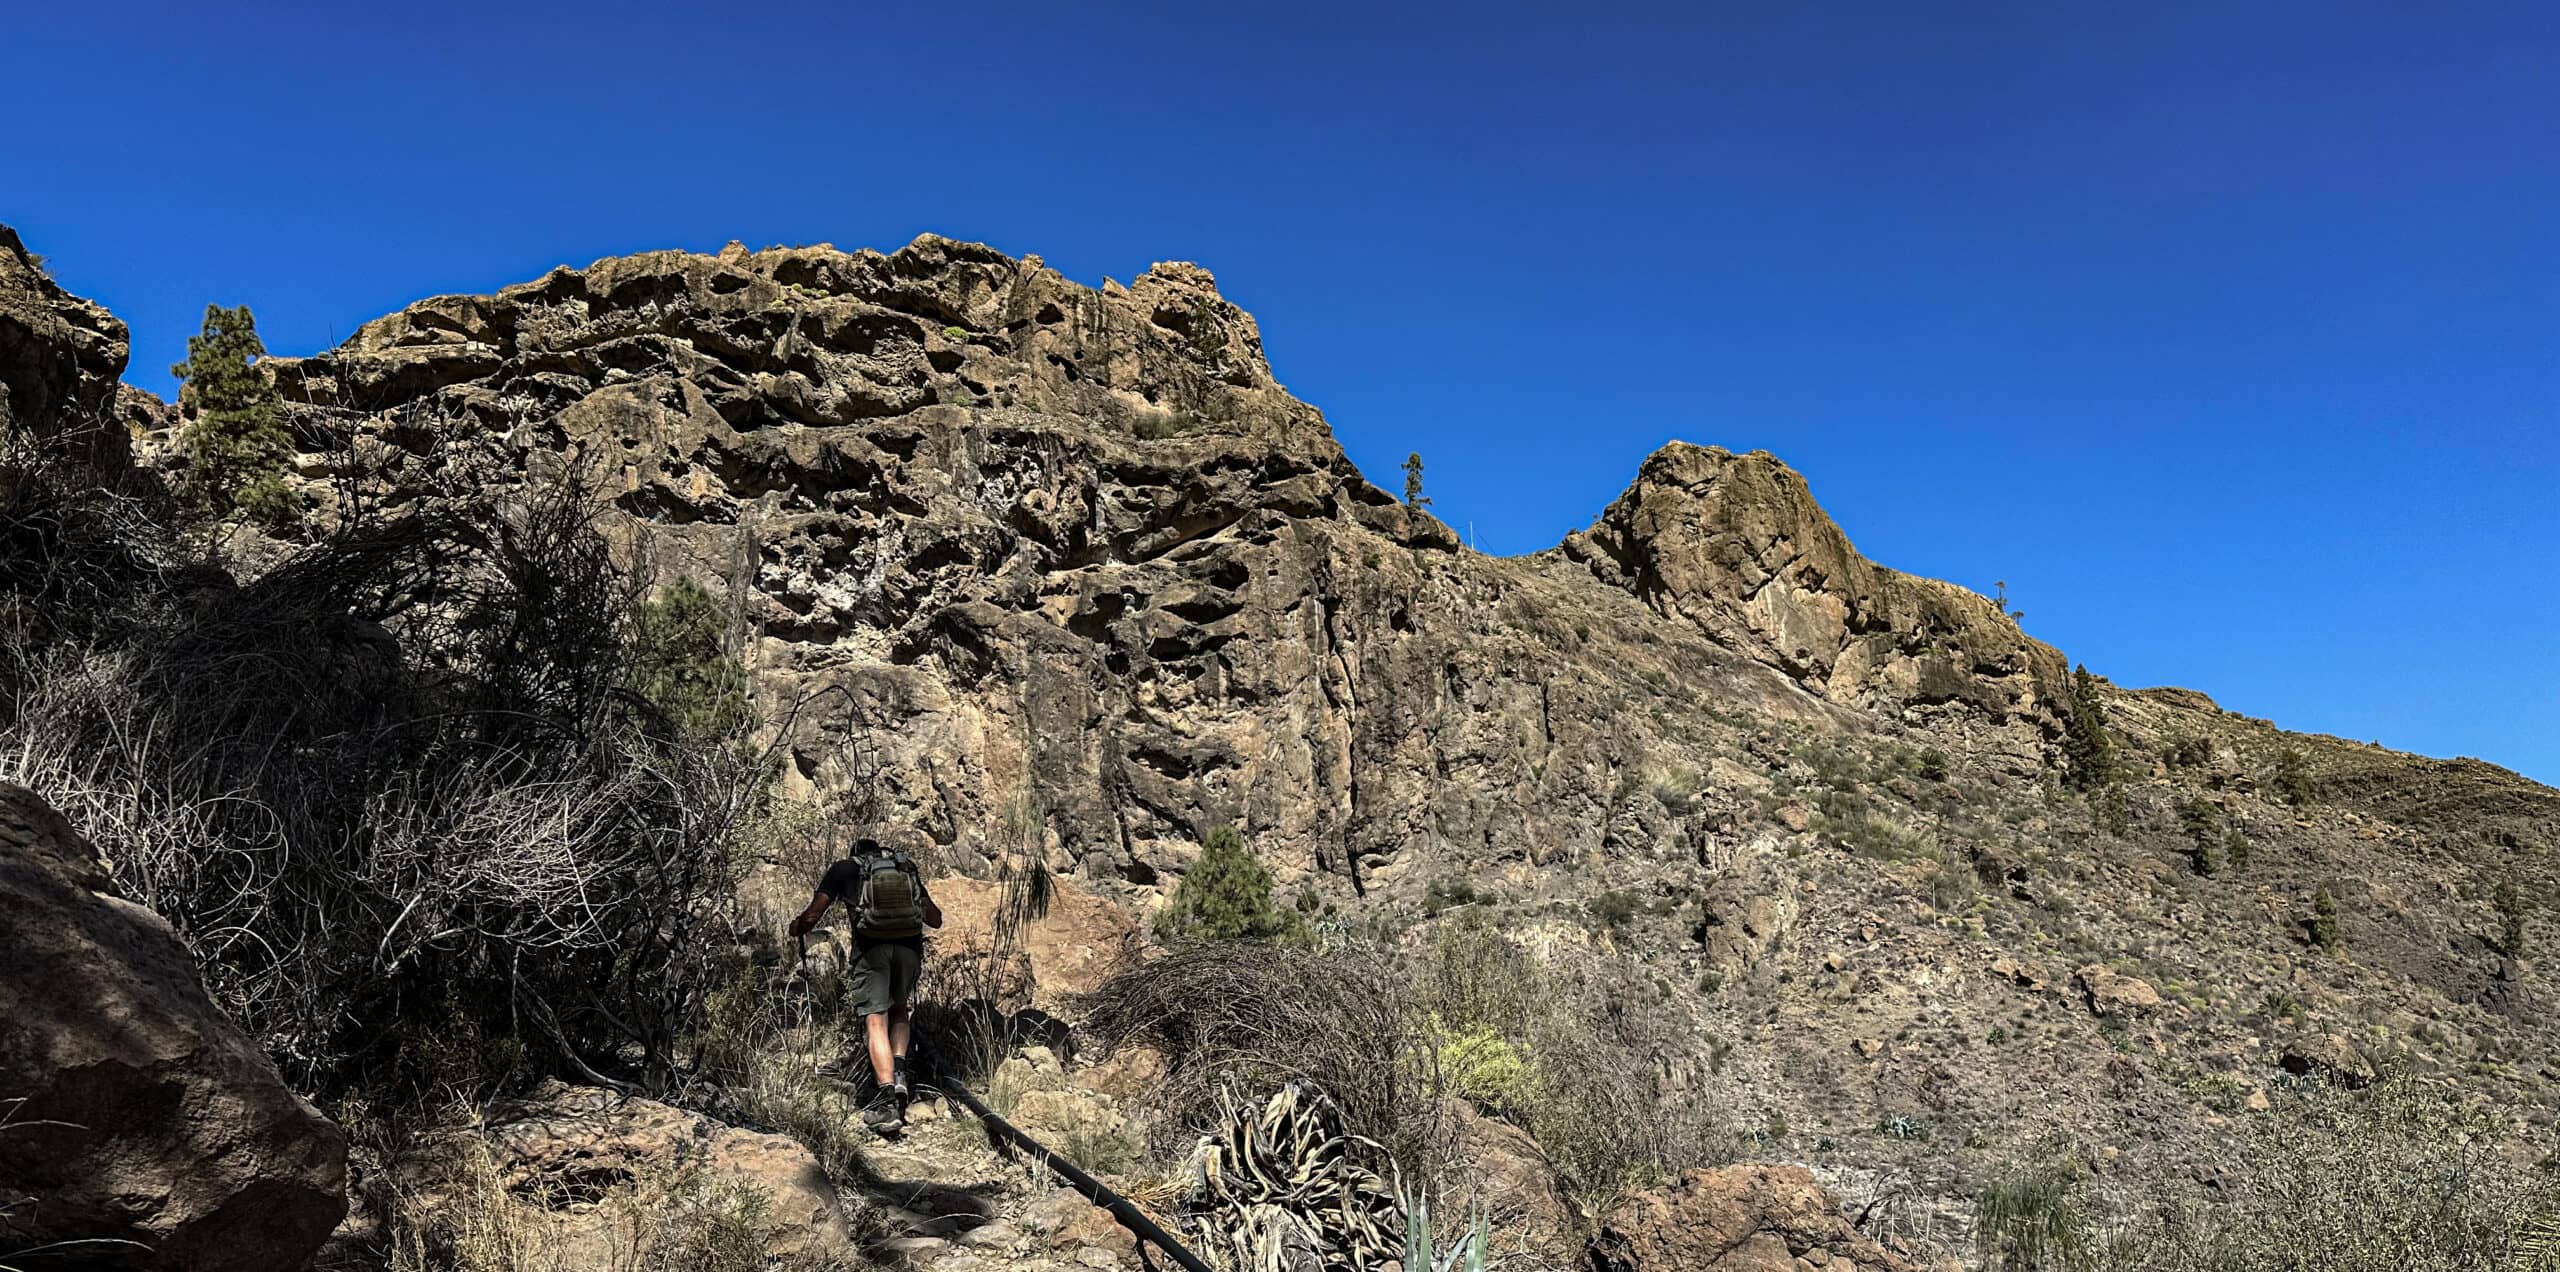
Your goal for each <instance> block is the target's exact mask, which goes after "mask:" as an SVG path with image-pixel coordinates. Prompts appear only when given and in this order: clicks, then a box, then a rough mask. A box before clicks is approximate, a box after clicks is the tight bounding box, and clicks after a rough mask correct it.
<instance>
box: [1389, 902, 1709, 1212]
mask: <svg viewBox="0 0 2560 1272" xmlns="http://www.w3.org/2000/svg"><path fill="white" fill-rule="evenodd" d="M1645 983H1646V982H1644V981H1642V980H1640V979H1639V978H1638V974H1637V972H1636V970H1635V969H1631V968H1629V967H1627V966H1626V965H1624V964H1622V963H1619V962H1617V961H1615V960H1611V959H1607V958H1603V957H1600V956H1597V955H1591V956H1584V957H1578V958H1577V957H1575V956H1572V955H1569V954H1560V955H1559V956H1558V957H1557V958H1555V959H1554V960H1551V961H1541V960H1539V959H1537V958H1534V957H1532V956H1530V954H1529V953H1528V952H1527V951H1525V950H1522V949H1521V948H1519V947H1518V946H1516V945H1514V944H1512V943H1511V942H1510V941H1509V940H1508V939H1506V938H1505V937H1504V936H1503V935H1502V934H1501V933H1500V932H1498V931H1496V930H1494V929H1493V927H1491V926H1490V925H1489V924H1486V923H1484V922H1482V921H1481V920H1464V921H1460V922H1457V923H1453V924H1449V925H1446V926H1444V927H1442V928H1441V929H1440V930H1439V932H1437V933H1436V934H1435V936H1434V939H1433V941H1432V943H1431V945H1430V946H1429V947H1428V948H1427V949H1426V950H1425V952H1424V953H1423V954H1422V956H1421V957H1420V959H1419V960H1418V964H1417V966H1416V967H1415V969H1414V975H1413V989H1412V992H1413V996H1414V998H1415V999H1416V1000H1417V1003H1418V1006H1419V1010H1420V1012H1421V1013H1422V1014H1423V1015H1424V1016H1425V1017H1426V1018H1427V1019H1428V1020H1429V1021H1430V1022H1431V1024H1432V1028H1433V1030H1434V1035H1435V1037H1436V1038H1437V1039H1439V1041H1440V1043H1441V1045H1442V1048H1443V1050H1444V1051H1445V1052H1447V1053H1448V1054H1450V1055H1452V1056H1470V1057H1481V1056H1484V1055H1486V1054H1488V1053H1490V1052H1491V1048H1490V1047H1489V1046H1488V1040H1499V1041H1500V1042H1501V1043H1502V1044H1503V1045H1504V1047H1505V1048H1507V1051H1508V1054H1509V1056H1510V1057H1516V1066H1517V1067H1516V1071H1511V1067H1510V1066H1508V1065H1506V1066H1503V1069H1504V1070H1505V1071H1506V1074H1507V1076H1506V1080H1505V1083H1506V1087H1507V1090H1506V1091H1505V1092H1504V1093H1503V1094H1502V1097H1501V1099H1500V1101H1499V1107H1498V1108H1497V1109H1496V1111H1498V1112H1501V1113H1503V1114H1504V1115H1506V1116H1507V1117H1509V1118H1511V1119H1512V1120H1513V1121H1515V1122H1517V1123H1519V1125H1520V1126H1521V1127H1522V1129H1524V1130H1527V1131H1528V1132H1529V1134H1530V1135H1531V1137H1533V1138H1535V1139H1536V1140H1537V1141H1538V1144H1539V1146H1540V1147H1541V1148H1543V1149H1545V1150H1546V1152H1547V1155H1548V1157H1549V1159H1550V1161H1551V1162H1552V1164H1553V1165H1554V1167H1555V1171H1556V1176H1557V1180H1558V1182H1559V1183H1560V1184H1562V1185H1563V1187H1564V1190H1565V1194H1566V1196H1567V1197H1569V1198H1570V1199H1571V1200H1572V1201H1573V1202H1574V1203H1575V1204H1576V1205H1577V1206H1579V1207H1580V1208H1581V1209H1582V1210H1583V1212H1584V1213H1586V1214H1593V1215H1596V1214H1600V1213H1604V1212H1605V1211H1606V1210H1607V1209H1608V1207H1609V1205H1610V1204H1611V1203H1613V1202H1614V1201H1615V1200H1616V1199H1617V1198H1618V1196H1619V1195H1621V1194H1622V1193H1624V1192H1625V1191H1626V1190H1628V1189H1630V1188H1641V1187H1646V1186H1649V1185H1652V1184H1655V1183H1659V1182H1661V1181H1663V1180H1665V1179H1668V1178H1670V1177H1671V1176H1674V1175H1676V1174H1678V1173H1679V1172H1680V1171H1683V1170H1686V1169H1688V1168H1690V1167H1693V1166H1705V1165H1711V1164H1714V1163H1716V1162H1719V1161H1722V1160H1724V1159H1725V1158H1726V1157H1727V1156H1728V1155H1729V1147H1728V1146H1729V1144H1730V1142H1731V1137H1730V1136H1729V1135H1728V1134H1726V1132H1725V1127H1724V1125H1723V1123H1722V1122H1721V1121H1720V1120H1719V1117H1718V1114H1717V1109H1716V1107H1715V1105H1714V1104H1713V1102H1712V1101H1710V1100H1708V1099H1705V1098H1703V1097H1702V1094H1701V1092H1700V1091H1699V1089H1698V1088H1699V1087H1700V1086H1701V1085H1702V1083H1703V1082H1704V1079H1705V1075H1704V1074H1703V1073H1700V1072H1698V1069H1699V1067H1700V1066H1698V1065H1697V1064H1696V1063H1695V1060H1694V1054H1693V1053H1694V1052H1695V1050H1696V1043H1695V1039H1694V1034H1693V1032H1692V1030H1691V1028H1690V1026H1689V1024H1688V1022H1686V1021H1685V1020H1683V1019H1681V1018H1680V1017H1678V1016H1677V1015H1676V1014H1675V1013H1673V1012H1671V1011H1670V1010H1669V1009H1668V1008H1667V1007H1666V1006H1662V1005H1659V1004H1655V1005H1648V998H1647V996H1646V994H1645V993H1644V990H1643V985H1644V984H1645ZM1496 1054H1498V1053H1496Z"/></svg>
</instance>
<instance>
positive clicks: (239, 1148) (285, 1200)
mask: <svg viewBox="0 0 2560 1272" xmlns="http://www.w3.org/2000/svg"><path fill="white" fill-rule="evenodd" d="M0 932H6V933H7V938H6V939H5V940H0V1252H5V1251H11V1250H18V1249H25V1248H28V1247H31V1246H36V1245H43V1244H48V1243H53V1242H78V1243H84V1244H81V1245H79V1246H77V1247H75V1248H76V1249H77V1250H78V1251H79V1252H80V1255H81V1258H82V1260H83V1261H82V1262H81V1263H79V1265H78V1266H81V1267H84V1268H97V1269H127V1268H130V1269H168V1270H170V1272H179V1270H184V1272H234V1270H236V1272H274V1269H278V1268H294V1267H300V1266H302V1265H303V1263H304V1262H306V1261H308V1259H309V1258H310V1256H311V1254H312V1252H313V1251H315V1250H317V1249H318V1248H319V1247H320V1243H321V1242H322V1241H323V1240H325V1239H326V1238H327V1237H328V1235H329V1231H330V1229H331V1228H333V1227H334V1226H336V1224H337V1222H338V1220H339V1218H340V1217H342V1216H343V1215H344V1214H345V1213H346V1208H347V1201H346V1170H347V1144H346V1137H345V1136H344V1135H343V1134H341V1133H340V1132H339V1130H338V1128H337V1127H335V1126H333V1125H331V1124H330V1123H329V1122H328V1121H327V1120H326V1119H324V1118H322V1117H321V1116H320V1115H319V1114H318V1113H317V1112H315V1111H314V1110H313V1109H312V1108H311V1106H310V1105H308V1104H306V1103H304V1102H303V1101H302V1100H301V1099H300V1098H298V1097H297V1096H295V1095H294V1093H293V1092H292V1091H290V1090H288V1089H287V1088H286V1087H285V1085H284V1083H283V1081H282V1079H280V1078H279V1077H278V1076H277V1073H276V1068H275V1065H274V1064H273V1063H271V1062H270V1061H269V1060H268V1059H267V1057H266V1056H265V1055H264V1054H262V1053H261V1052H260V1051H259V1050H258V1048H257V1046H256V1045H255V1044H254V1043H252V1042H251V1041H250V1040H249V1039H248V1037H247V1036H246V1035H244V1034H242V1033H241V1032H240V1030H239V1029H238V1028H236V1027H235V1026H233V1025H232V1024H231V1023H230V1022H229V1021H228V1020H226V1019H224V1018H223V1017H222V1015H221V1013H220V1012H219V1011H218V1010H216V1008H215V1007H214V1005H213V1002H212V1000H211V999H210V998H208V997H207V996H206V994H205V990H204V985H203V983H202V981H201V980H200V978H199V977H198V975H197V973H196V966H195V963H194V961H193V960H192V959H191V958H189V957H188V955H187V952H186V950H185V948H184V947H182V946H181V945H180V944H179V942H178V938H177V936H176V934H175V933H173V932H172V931H171V930H170V928H169V926H168V925H167V924H166V923H164V922H162V921H161V919H160V918H159V916H157V915H155V914H153V913H151V912H150V911H149V910H146V909H144V908H142V907H141V906H138V905H134V904H132V903H131V902H128V901H125V900H124V899H122V898H120V897H118V896H116V895H115V893H114V891H113V886H112V884H111V883H110V881H109V875H108V869H107V863H106V861H105V859H104V858H102V857H101V856H100V855H99V853H98V851H97V849H96V848H94V847H93V846H91V845H90V844H89V843H88V841H86V840H84V839H82V838H81V837H80V835H79V834H78V833H77V832H76V831H74V830H73V829H72V828H71V826H70V825H69V823H67V822H66V821H64V820H63V818H62V817H61V816H60V815H59V814H58V813H56V812H55V811H54V810H53V809H52V808H51V807H49V806H47V805H46V804H45V802H44V801H43V800H41V799H39V798H38V797H37V796H36V795H35V794H34V793H32V792H30V791H28V790H26V789H25V788H23V787H17V786H8V785H0Z"/></svg>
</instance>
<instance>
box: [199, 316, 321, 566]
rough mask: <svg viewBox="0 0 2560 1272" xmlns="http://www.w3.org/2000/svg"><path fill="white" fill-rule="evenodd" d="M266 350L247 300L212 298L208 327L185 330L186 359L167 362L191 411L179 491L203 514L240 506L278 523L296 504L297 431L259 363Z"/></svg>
mask: <svg viewBox="0 0 2560 1272" xmlns="http://www.w3.org/2000/svg"><path fill="white" fill-rule="evenodd" d="M266 352H267V349H266V346H265V345H264V344H262V343H260V341H259V340H258V324H257V320H256V319H255V318H253V317H251V316H250V314H249V307H248V306H247V305H242V306H240V307H238V308H236V309H225V308H223V307H222V306H220V305H207V306H205V309H204V330H203V331H201V332H200V333H198V334H196V335H193V336H189V337H187V360H186V361H184V362H181V363H179V364H177V365H176V366H173V367H171V368H169V374H171V375H174V376H176V377H178V380H179V382H180V384H179V389H178V404H179V406H180V407H181V408H182V409H184V410H185V411H186V412H187V414H188V417H189V418H188V420H187V423H186V426H185V428H184V429H183V430H182V431H181V433H180V439H181V440H182V441H183V442H184V443H185V446H186V451H187V477H186V482H185V486H184V488H183V490H182V492H181V493H182V494H183V495H184V496H185V498H186V502H187V505H188V508H189V510H190V511H191V512H192V513H193V514H194V515H196V516H198V517H200V518H202V519H205V520H208V521H211V520H219V519H221V518H223V517H227V516H230V515H231V514H233V513H235V512H237V513H242V514H245V515H247V516H249V517H251V518H254V519H256V520H258V521H262V522H266V523H269V524H274V523H276V522H280V521H284V520H286V519H288V518H290V517H292V516H293V514H294V512H295V511H296V501H295V499H294V496H293V491H292V489H291V488H290V487H288V486H286V485H285V481H284V471H285V464H286V462H287V461H288V460H290V459H291V458H292V456H293V435H292V434H291V433H290V432H288V431H286V429H285V426H284V404H283V401H282V399H280V398H278V397H277V396H276V390H275V386H274V385H271V384H269V383H267V380H266V377H265V376H262V375H260V374H258V371H257V362H258V359H260V358H262V357H265V356H266Z"/></svg>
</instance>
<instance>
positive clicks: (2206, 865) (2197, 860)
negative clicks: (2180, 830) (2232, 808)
mask: <svg viewBox="0 0 2560 1272" xmlns="http://www.w3.org/2000/svg"><path fill="white" fill-rule="evenodd" d="M2178 824H2179V825H2180V826H2182V827H2184V828H2185V830H2186V832H2187V840H2188V849H2187V859H2188V860H2189V861H2190V862H2191V863H2193V865H2194V866H2195V870H2196V873H2197V874H2200V875H2204V876H2206V877H2207V878H2211V877H2212V876H2214V875H2218V874H2220V873H2222V868H2223V865H2224V864H2225V863H2224V860H2223V856H2224V852H2223V848H2224V839H2223V830H2222V815H2221V813H2220V812H2219V811H2217V810H2216V809H2215V808H2214V806H2213V805H2212V804H2211V803H2210V802H2208V801H2206V800H2201V799H2183V800H2180V801H2178Z"/></svg>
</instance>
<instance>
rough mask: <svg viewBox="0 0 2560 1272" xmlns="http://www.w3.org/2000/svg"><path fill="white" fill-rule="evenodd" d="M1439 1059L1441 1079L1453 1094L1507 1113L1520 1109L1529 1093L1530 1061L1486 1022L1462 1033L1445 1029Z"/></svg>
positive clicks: (1498, 1111)
mask: <svg viewBox="0 0 2560 1272" xmlns="http://www.w3.org/2000/svg"><path fill="white" fill-rule="evenodd" d="M1439 1058H1440V1078H1441V1081H1442V1082H1444V1083H1446V1084H1447V1086H1448V1090H1449V1093H1450V1094H1451V1095H1457V1096H1464V1097H1465V1098H1467V1099H1470V1100H1473V1101H1475V1102H1476V1103H1477V1104H1480V1105H1483V1106H1484V1107H1485V1108H1488V1109H1491V1110H1493V1111H1495V1112H1497V1113H1504V1112H1509V1111H1511V1110H1513V1109H1517V1108H1519V1107H1520V1106H1521V1103H1522V1099H1523V1097H1524V1095H1525V1094H1527V1093H1528V1085H1529V1063H1528V1061H1527V1060H1525V1059H1523V1058H1522V1057H1521V1055H1520V1050H1519V1048H1517V1047H1515V1046H1513V1045H1512V1044H1511V1043H1510V1042H1509V1041H1507V1040H1505V1039H1504V1038H1503V1037H1502V1036H1501V1035H1500V1034H1497V1033H1495V1032H1493V1030H1491V1029H1489V1028H1486V1027H1484V1026H1482V1025H1478V1026H1476V1027H1474V1028H1471V1029H1468V1030H1466V1031H1464V1032H1460V1033H1445V1032H1444V1033H1443V1034H1442V1036H1441V1040H1440V1047H1439Z"/></svg>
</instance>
